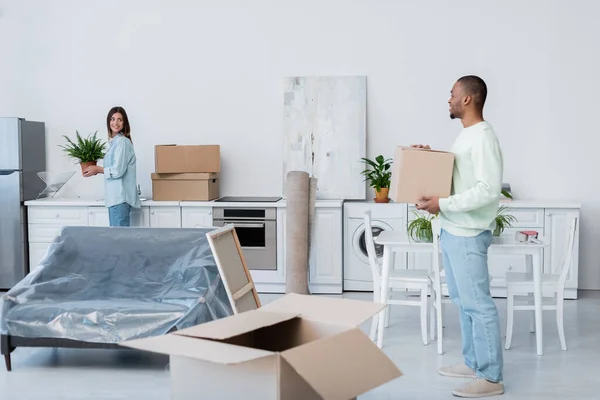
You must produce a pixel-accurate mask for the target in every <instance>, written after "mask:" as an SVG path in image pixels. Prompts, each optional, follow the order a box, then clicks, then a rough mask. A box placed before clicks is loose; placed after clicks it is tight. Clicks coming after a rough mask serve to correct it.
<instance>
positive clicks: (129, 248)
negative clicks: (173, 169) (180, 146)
mask: <svg viewBox="0 0 600 400" xmlns="http://www.w3.org/2000/svg"><path fill="white" fill-rule="evenodd" d="M210 230H211V229H210V228H207V229H183V228H182V229H177V228H134V227H127V228H123V227H65V228H63V229H62V231H61V232H60V234H59V236H57V237H56V238H55V239H54V241H53V243H52V244H51V245H50V247H49V248H48V251H47V253H46V256H45V257H44V258H43V260H42V261H41V262H40V264H39V266H38V267H37V268H35V269H34V270H33V271H31V272H30V273H29V274H28V275H27V276H26V277H25V278H24V279H23V280H22V281H20V282H19V283H18V284H17V285H15V286H14V287H13V288H12V289H11V290H10V291H9V292H8V293H6V294H5V295H4V296H3V298H2V319H1V321H0V334H1V335H2V336H1V350H2V354H3V355H4V356H5V361H6V367H7V369H8V370H10V369H11V365H10V361H11V360H10V353H11V351H12V350H14V348H16V347H19V346H43V347H98V348H112V347H118V343H119V342H122V341H126V340H131V339H137V338H143V337H149V336H156V335H164V334H166V333H168V332H171V331H173V330H178V329H182V328H186V327H189V326H193V325H197V324H200V323H203V322H207V321H210V320H214V319H217V318H222V317H226V316H228V315H231V314H232V309H231V306H230V304H229V300H228V297H227V293H226V291H225V288H224V286H223V283H222V281H221V278H220V275H219V270H218V268H217V265H216V263H215V260H214V258H213V254H212V252H211V249H210V246H209V244H208V241H207V238H206V233H207V232H209V231H210Z"/></svg>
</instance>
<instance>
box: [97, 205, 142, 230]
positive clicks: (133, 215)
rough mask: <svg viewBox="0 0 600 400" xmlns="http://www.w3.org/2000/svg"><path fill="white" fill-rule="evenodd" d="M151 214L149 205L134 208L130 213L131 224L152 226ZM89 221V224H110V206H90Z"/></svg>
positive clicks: (133, 225) (134, 225)
mask: <svg viewBox="0 0 600 400" xmlns="http://www.w3.org/2000/svg"><path fill="white" fill-rule="evenodd" d="M149 215H150V213H149V207H141V208H132V209H131V212H130V214H129V218H130V224H131V226H132V227H148V226H150V221H149ZM88 221H89V224H88V225H89V226H110V220H109V218H108V208H106V207H104V206H90V207H88Z"/></svg>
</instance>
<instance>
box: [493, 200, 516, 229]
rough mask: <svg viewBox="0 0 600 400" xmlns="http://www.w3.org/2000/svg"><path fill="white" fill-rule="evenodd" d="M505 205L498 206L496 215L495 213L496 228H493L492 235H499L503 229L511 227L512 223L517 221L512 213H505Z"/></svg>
mask: <svg viewBox="0 0 600 400" xmlns="http://www.w3.org/2000/svg"><path fill="white" fill-rule="evenodd" d="M507 208H508V207H507V206H500V208H498V215H496V228H495V229H494V232H493V235H494V236H500V235H502V232H504V230H505V229H508V228H512V226H513V223H515V222H517V218H515V216H514V215H511V214H507V213H506V210H507Z"/></svg>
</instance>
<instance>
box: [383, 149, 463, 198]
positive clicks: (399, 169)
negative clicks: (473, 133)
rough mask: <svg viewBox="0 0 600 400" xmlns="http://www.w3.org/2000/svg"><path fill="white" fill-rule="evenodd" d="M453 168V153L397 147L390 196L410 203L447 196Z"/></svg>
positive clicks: (450, 188) (450, 187) (449, 190)
mask: <svg viewBox="0 0 600 400" xmlns="http://www.w3.org/2000/svg"><path fill="white" fill-rule="evenodd" d="M453 169H454V154H453V153H449V152H445V151H438V150H426V149H415V148H411V147H407V146H397V147H396V150H395V152H394V163H393V164H392V181H391V184H390V191H389V197H390V199H392V200H394V201H395V202H396V203H409V204H417V203H418V202H419V199H420V198H421V197H423V196H437V197H441V198H444V197H448V196H450V194H451V190H452V171H453Z"/></svg>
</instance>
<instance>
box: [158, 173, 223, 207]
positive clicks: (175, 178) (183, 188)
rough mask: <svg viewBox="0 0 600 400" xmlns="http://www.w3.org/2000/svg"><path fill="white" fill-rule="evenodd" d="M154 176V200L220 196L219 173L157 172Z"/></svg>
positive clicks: (183, 199) (187, 199)
mask: <svg viewBox="0 0 600 400" xmlns="http://www.w3.org/2000/svg"><path fill="white" fill-rule="evenodd" d="M151 178H152V200H159V201H206V200H214V199H217V198H219V174H215V173H206V172H205V173H184V174H157V173H153V174H152V175H151Z"/></svg>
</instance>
